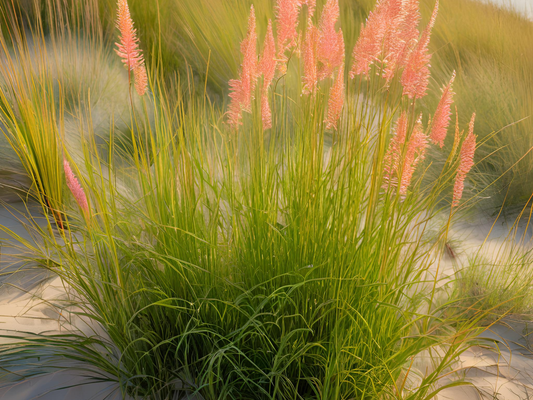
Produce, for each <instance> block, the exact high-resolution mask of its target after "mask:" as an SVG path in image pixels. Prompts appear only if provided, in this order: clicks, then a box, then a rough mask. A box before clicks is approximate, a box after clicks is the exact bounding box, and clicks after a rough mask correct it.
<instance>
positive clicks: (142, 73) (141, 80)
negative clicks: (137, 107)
mask: <svg viewBox="0 0 533 400" xmlns="http://www.w3.org/2000/svg"><path fill="white" fill-rule="evenodd" d="M133 75H134V77H135V90H136V91H137V94H138V95H139V96H144V94H145V93H146V90H147V89H148V75H147V74H146V67H145V66H144V64H141V65H138V66H136V67H135V69H134V70H133Z"/></svg>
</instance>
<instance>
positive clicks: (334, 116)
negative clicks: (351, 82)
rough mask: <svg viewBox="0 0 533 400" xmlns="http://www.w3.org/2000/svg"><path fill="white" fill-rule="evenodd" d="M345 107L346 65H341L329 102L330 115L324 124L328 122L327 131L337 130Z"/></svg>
mask: <svg viewBox="0 0 533 400" xmlns="http://www.w3.org/2000/svg"><path fill="white" fill-rule="evenodd" d="M343 106H344V64H341V66H340V67H339V69H338V71H337V78H336V79H335V83H334V84H333V87H332V88H331V92H330V94H329V101H328V115H327V118H326V120H325V121H324V122H326V129H330V128H333V129H335V130H337V122H338V121H339V119H340V117H341V113H342V107H343Z"/></svg>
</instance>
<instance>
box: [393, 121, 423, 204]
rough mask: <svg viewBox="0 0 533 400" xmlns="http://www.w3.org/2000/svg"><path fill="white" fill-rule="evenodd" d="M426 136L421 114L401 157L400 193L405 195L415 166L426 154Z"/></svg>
mask: <svg viewBox="0 0 533 400" xmlns="http://www.w3.org/2000/svg"><path fill="white" fill-rule="evenodd" d="M427 147H428V137H427V135H426V134H425V133H424V130H423V129H422V115H420V117H419V118H418V120H417V121H416V124H415V127H414V129H413V133H412V134H411V137H410V138H409V143H408V144H407V151H406V153H405V156H404V159H403V168H402V177H401V181H400V194H401V195H406V194H407V189H408V188H409V185H410V184H411V180H412V178H413V174H414V172H415V169H416V166H417V165H418V163H419V162H420V161H422V160H424V158H425V156H426V149H427Z"/></svg>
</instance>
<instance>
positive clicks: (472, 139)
mask: <svg viewBox="0 0 533 400" xmlns="http://www.w3.org/2000/svg"><path fill="white" fill-rule="evenodd" d="M475 120H476V114H475V113H474V114H473V115H472V119H471V120H470V124H469V126H468V135H467V136H466V139H465V140H464V142H463V145H462V146H461V152H460V154H459V157H460V160H459V169H458V170H457V175H456V176H455V184H454V187H453V201H452V207H457V206H458V205H459V200H461V197H462V196H463V190H464V181H465V178H466V174H468V172H469V171H470V170H471V169H472V167H473V166H474V153H475V151H476V135H474V122H475Z"/></svg>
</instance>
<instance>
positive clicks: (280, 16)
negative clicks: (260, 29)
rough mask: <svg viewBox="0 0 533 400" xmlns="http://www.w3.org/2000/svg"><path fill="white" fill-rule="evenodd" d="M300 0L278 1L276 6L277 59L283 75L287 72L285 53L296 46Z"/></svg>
mask: <svg viewBox="0 0 533 400" xmlns="http://www.w3.org/2000/svg"><path fill="white" fill-rule="evenodd" d="M300 5H301V3H300V0H278V2H277V5H276V21H277V26H278V28H277V36H278V58H279V59H280V60H282V62H281V63H280V70H281V72H282V73H285V72H286V70H287V60H288V59H287V56H286V55H285V52H286V51H287V50H289V49H290V48H291V47H294V46H296V43H297V39H298V33H297V31H296V28H297V27H298V13H299V9H300Z"/></svg>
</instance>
